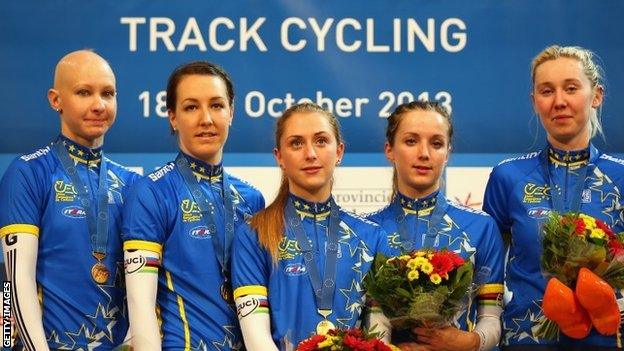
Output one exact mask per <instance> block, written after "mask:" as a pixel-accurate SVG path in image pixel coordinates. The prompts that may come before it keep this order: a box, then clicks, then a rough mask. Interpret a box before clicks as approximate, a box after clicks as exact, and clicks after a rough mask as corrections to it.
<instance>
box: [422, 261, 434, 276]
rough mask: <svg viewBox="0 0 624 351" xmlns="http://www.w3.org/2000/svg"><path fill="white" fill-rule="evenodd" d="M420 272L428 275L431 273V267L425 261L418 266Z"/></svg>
mask: <svg viewBox="0 0 624 351" xmlns="http://www.w3.org/2000/svg"><path fill="white" fill-rule="evenodd" d="M420 270H421V271H422V272H423V273H425V274H429V273H431V272H433V265H432V264H431V263H429V262H428V261H427V262H425V263H423V264H422V265H420Z"/></svg>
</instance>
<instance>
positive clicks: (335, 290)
mask: <svg viewBox="0 0 624 351" xmlns="http://www.w3.org/2000/svg"><path fill="white" fill-rule="evenodd" d="M274 154H275V159H276V161H277V163H278V164H279V166H280V168H281V169H282V181H281V186H280V189H279V193H278V195H277V198H276V199H275V200H274V201H273V202H272V203H271V204H270V205H269V206H268V207H267V208H266V209H265V210H263V211H261V212H259V213H258V214H256V215H255V216H254V217H253V218H252V220H251V224H250V225H249V226H241V227H240V228H239V232H238V233H237V235H236V236H235V239H234V247H233V252H232V256H233V259H232V275H233V276H232V280H233V283H234V289H235V290H234V298H235V299H236V306H237V312H238V318H239V320H240V324H241V329H242V332H243V337H244V339H245V346H246V347H247V350H249V351H255V350H258V351H267V350H277V349H278V348H279V349H280V350H291V349H293V348H294V347H296V346H297V344H298V343H299V342H301V341H302V340H304V339H306V338H308V337H310V336H311V335H312V334H314V333H320V334H323V333H326V332H327V331H328V330H329V329H333V328H343V329H344V328H351V327H354V326H356V325H358V323H359V321H358V320H359V317H360V313H361V311H362V305H363V297H364V289H363V287H362V279H363V277H364V275H366V273H367V272H368V271H369V269H370V267H371V264H372V261H373V258H374V257H375V254H376V253H377V252H378V251H380V250H382V251H383V252H384V253H385V254H389V253H390V252H389V251H388V250H387V238H386V235H385V234H384V232H383V231H382V230H381V228H379V226H377V225H375V224H373V223H371V222H368V221H366V220H364V219H362V218H359V217H356V216H354V215H352V214H350V213H347V212H345V211H343V210H342V209H340V207H338V205H337V204H336V203H335V201H334V199H333V197H332V194H331V190H332V183H333V176H334V169H335V168H336V165H338V164H339V163H340V161H341V159H342V157H343V155H344V144H343V142H342V138H341V135H340V129H339V126H338V121H337V120H336V118H335V117H334V116H333V115H332V114H331V113H330V112H328V111H326V110H324V109H322V108H321V107H319V106H318V105H315V104H312V103H303V104H299V105H294V106H292V107H290V108H289V109H288V110H286V111H285V112H284V114H283V115H282V117H281V118H280V119H278V120H277V128H276V133H275V149H274Z"/></svg>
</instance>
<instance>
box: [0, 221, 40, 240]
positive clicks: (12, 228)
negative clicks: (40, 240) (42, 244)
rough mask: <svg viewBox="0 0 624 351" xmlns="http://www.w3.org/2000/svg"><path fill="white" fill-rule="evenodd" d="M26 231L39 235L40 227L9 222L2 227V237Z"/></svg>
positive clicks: (25, 232) (0, 236)
mask: <svg viewBox="0 0 624 351" xmlns="http://www.w3.org/2000/svg"><path fill="white" fill-rule="evenodd" d="M15 233H24V234H32V235H34V236H39V227H37V226H36V225H32V224H9V225H5V226H4V227H2V228H0V238H4V237H5V236H7V235H9V234H15Z"/></svg>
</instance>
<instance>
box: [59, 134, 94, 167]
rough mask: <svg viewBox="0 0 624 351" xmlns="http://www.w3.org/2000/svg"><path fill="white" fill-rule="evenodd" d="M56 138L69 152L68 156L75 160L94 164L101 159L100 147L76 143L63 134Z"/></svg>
mask: <svg viewBox="0 0 624 351" xmlns="http://www.w3.org/2000/svg"><path fill="white" fill-rule="evenodd" d="M57 140H59V141H61V142H62V143H63V145H64V146H65V148H66V149H67V152H68V153H69V156H70V157H71V158H72V159H73V160H75V161H78V162H80V163H85V164H89V165H93V166H96V165H98V164H99V162H100V160H101V159H102V147H98V148H93V149H90V148H88V147H86V146H83V145H80V144H78V143H76V142H75V141H73V140H71V139H69V138H67V137H65V136H64V135H59V137H58V138H57Z"/></svg>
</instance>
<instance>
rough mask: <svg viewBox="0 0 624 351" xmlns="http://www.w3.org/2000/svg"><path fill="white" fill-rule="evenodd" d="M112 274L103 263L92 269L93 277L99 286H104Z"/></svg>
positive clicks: (98, 263) (95, 265)
mask: <svg viewBox="0 0 624 351" xmlns="http://www.w3.org/2000/svg"><path fill="white" fill-rule="evenodd" d="M109 276H110V273H109V272H108V268H106V266H105V265H104V264H102V262H97V263H96V264H94V265H93V267H91V277H93V280H95V282H96V283H98V284H104V283H106V282H107V281H108V277H109Z"/></svg>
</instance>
